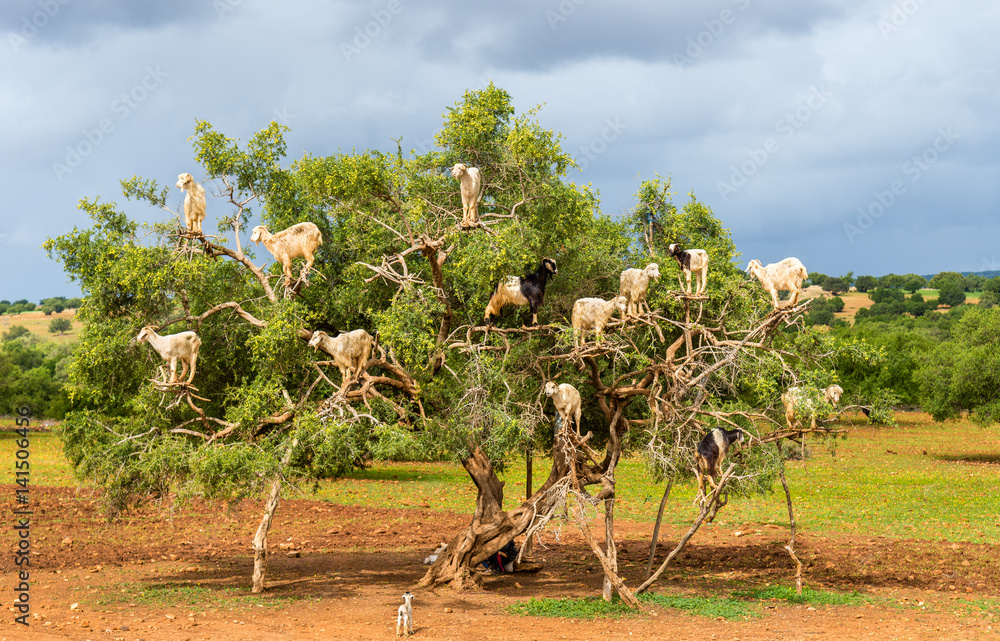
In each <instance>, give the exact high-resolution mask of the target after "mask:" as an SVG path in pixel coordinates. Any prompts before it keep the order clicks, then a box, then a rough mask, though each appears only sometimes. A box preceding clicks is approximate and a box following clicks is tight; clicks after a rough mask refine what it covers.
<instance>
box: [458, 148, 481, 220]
mask: <svg viewBox="0 0 1000 641" xmlns="http://www.w3.org/2000/svg"><path fill="white" fill-rule="evenodd" d="M451 175H452V176H454V177H455V178H458V180H459V182H460V183H461V185H462V227H472V226H473V225H475V224H476V223H478V222H479V201H480V200H481V199H482V197H483V180H482V177H480V175H479V168H478V167H469V166H468V165H466V164H464V163H458V164H457V165H455V166H454V167H452V168H451Z"/></svg>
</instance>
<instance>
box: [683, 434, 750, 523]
mask: <svg viewBox="0 0 1000 641" xmlns="http://www.w3.org/2000/svg"><path fill="white" fill-rule="evenodd" d="M744 438H745V437H744V435H743V430H739V429H736V430H727V429H725V428H722V427H717V428H715V429H713V430H712V431H711V432H709V433H708V434H706V435H705V438H703V439H701V442H700V443H698V451H697V452H695V454H694V460H695V463H696V464H697V466H698V467H697V469H696V470H695V472H696V473H697V476H698V495H697V496H696V497H695V504H697V503H698V501H699V499H700V500H704V499H705V497H706V496H708V492H707V491H706V489H705V483H706V482H707V483H708V484H709V485H710V486H711V487H712V489H713V490H714V489H715V487H716V485H715V479H716V477H717V476H719V470H721V469H722V462H723V461H724V460H726V454H727V453H728V452H729V446H730V445H732V444H733V443H742V442H743V439H744Z"/></svg>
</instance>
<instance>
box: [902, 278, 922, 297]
mask: <svg viewBox="0 0 1000 641" xmlns="http://www.w3.org/2000/svg"><path fill="white" fill-rule="evenodd" d="M926 285H927V279H926V278H924V277H923V276H918V275H917V274H907V275H906V276H905V277H904V280H903V285H902V287H903V289H905V290H906V291H908V292H910V293H911V294H914V293H916V291H917V290H918V289H922V288H923V287H925V286H926Z"/></svg>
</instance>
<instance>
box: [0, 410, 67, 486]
mask: <svg viewBox="0 0 1000 641" xmlns="http://www.w3.org/2000/svg"><path fill="white" fill-rule="evenodd" d="M31 423H32V425H34V424H35V421H34V420H32V421H31ZM14 427H15V426H14V421H13V420H4V421H2V422H0V429H3V430H7V429H14ZM21 438H22V437H20V436H18V435H17V434H16V433H14V432H8V431H2V432H0V461H3V463H4V464H3V473H2V474H0V482H3V483H14V481H15V479H16V475H15V472H16V470H15V469H14V464H13V463H10V464H9V465H8V464H7V462H8V461H13V460H14V453H15V452H16V451H17V443H16V442H17V441H18V440H20V439H21ZM28 440H29V442H30V445H29V447H28V452H29V458H28V462H29V463H30V464H31V468H30V469H29V471H30V472H31V476H30V484H31V485H58V486H63V487H66V486H74V485H77V480H76V476H75V475H74V474H73V466H72V465H70V463H69V460H68V459H67V458H66V455H65V454H63V444H62V441H60V440H59V436H58V435H57V434H55V433H54V432H29V433H28ZM29 487H30V486H29Z"/></svg>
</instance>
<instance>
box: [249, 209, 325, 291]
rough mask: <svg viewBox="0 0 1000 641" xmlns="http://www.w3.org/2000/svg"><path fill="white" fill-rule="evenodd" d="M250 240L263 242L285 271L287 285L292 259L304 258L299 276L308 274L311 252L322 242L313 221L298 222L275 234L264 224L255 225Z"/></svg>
mask: <svg viewBox="0 0 1000 641" xmlns="http://www.w3.org/2000/svg"><path fill="white" fill-rule="evenodd" d="M250 240H251V241H253V242H255V243H264V246H265V247H267V251H269V252H271V254H272V255H273V256H274V258H275V260H277V261H278V262H279V263H281V266H282V269H283V271H284V273H285V286H288V284H289V283H290V282H291V281H292V259H293V258H305V259H306V266H305V267H303V268H302V272H301V273H300V275H299V277H300V278H301V277H302V275H304V274H308V273H309V269H310V268H311V267H312V264H313V254H314V253H315V252H316V249H317V248H318V247H319V246H320V245H322V244H323V234H321V233H320V231H319V227H317V226H316V225H314V224H313V223H298V224H295V225H292V226H291V227H289V228H288V229H285V230H282V231H279V232H278V233H277V234H272V233H271V231H270V230H269V229H268V228H267V226H266V225H257V226H256V227H254V228H253V231H252V233H251V234H250Z"/></svg>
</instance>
